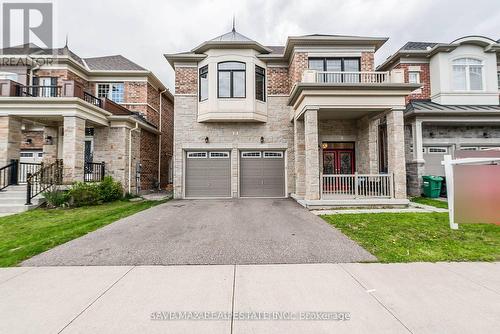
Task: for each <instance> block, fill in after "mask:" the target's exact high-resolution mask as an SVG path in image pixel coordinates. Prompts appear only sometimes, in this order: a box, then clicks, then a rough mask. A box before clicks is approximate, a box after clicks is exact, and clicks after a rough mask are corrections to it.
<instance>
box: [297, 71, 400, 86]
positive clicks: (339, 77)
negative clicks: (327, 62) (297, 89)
mask: <svg viewBox="0 0 500 334" xmlns="http://www.w3.org/2000/svg"><path fill="white" fill-rule="evenodd" d="M302 83H316V84H340V85H341V84H344V85H351V84H390V83H404V77H403V72H402V71H400V70H394V71H392V72H339V71H315V70H305V71H304V73H303V75H302Z"/></svg>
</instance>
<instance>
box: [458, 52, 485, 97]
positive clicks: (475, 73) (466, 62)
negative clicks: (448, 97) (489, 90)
mask: <svg viewBox="0 0 500 334" xmlns="http://www.w3.org/2000/svg"><path fill="white" fill-rule="evenodd" d="M452 70H453V83H452V87H453V90H483V62H482V61H481V60H479V59H474V58H459V59H455V60H453V62H452Z"/></svg>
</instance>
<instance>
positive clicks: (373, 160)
mask: <svg viewBox="0 0 500 334" xmlns="http://www.w3.org/2000/svg"><path fill="white" fill-rule="evenodd" d="M379 124H380V119H374V120H370V121H369V123H368V157H369V168H368V173H369V174H377V173H378V171H379V166H378V127H379Z"/></svg>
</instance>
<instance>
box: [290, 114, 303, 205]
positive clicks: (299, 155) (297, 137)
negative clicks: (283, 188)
mask: <svg viewBox="0 0 500 334" xmlns="http://www.w3.org/2000/svg"><path fill="white" fill-rule="evenodd" d="M293 135H294V138H293V139H294V140H293V143H294V152H295V195H296V196H297V197H300V198H304V195H305V166H304V165H305V162H306V158H305V143H304V140H305V138H304V136H305V133H304V120H303V119H302V120H299V119H296V120H295V121H294V122H293Z"/></svg>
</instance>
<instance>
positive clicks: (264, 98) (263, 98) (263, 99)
mask: <svg viewBox="0 0 500 334" xmlns="http://www.w3.org/2000/svg"><path fill="white" fill-rule="evenodd" d="M257 69H261V70H262V73H257ZM259 75H260V76H262V79H263V82H262V85H263V87H262V100H261V99H258V98H257V76H259ZM254 84H255V100H257V101H261V102H266V84H267V82H266V69H265V68H264V67H261V66H259V65H255V82H254Z"/></svg>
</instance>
